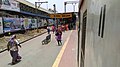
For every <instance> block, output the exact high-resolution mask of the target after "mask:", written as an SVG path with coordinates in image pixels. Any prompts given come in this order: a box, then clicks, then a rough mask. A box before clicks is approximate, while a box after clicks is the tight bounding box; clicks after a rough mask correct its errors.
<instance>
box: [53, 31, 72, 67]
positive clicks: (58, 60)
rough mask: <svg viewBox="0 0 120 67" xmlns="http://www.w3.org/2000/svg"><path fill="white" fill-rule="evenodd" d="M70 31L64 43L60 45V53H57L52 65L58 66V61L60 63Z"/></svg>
mask: <svg viewBox="0 0 120 67" xmlns="http://www.w3.org/2000/svg"><path fill="white" fill-rule="evenodd" d="M71 33H72V31H71V32H70V34H69V36H68V38H67V40H66V41H65V43H64V45H63V47H62V49H61V51H60V53H59V54H58V56H57V58H56V60H55V62H54V64H53V65H52V67H58V65H59V63H60V60H61V58H62V55H63V53H64V51H65V49H66V46H67V43H68V41H69V39H70V35H71Z"/></svg>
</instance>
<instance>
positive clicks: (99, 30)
mask: <svg viewBox="0 0 120 67" xmlns="http://www.w3.org/2000/svg"><path fill="white" fill-rule="evenodd" d="M101 20H102V7H101V12H100V19H99V29H98V36H100V32H101Z"/></svg>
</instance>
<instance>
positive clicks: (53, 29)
mask: <svg viewBox="0 0 120 67" xmlns="http://www.w3.org/2000/svg"><path fill="white" fill-rule="evenodd" d="M52 31H53V34H54V32H55V26H54V25H53V26H52Z"/></svg>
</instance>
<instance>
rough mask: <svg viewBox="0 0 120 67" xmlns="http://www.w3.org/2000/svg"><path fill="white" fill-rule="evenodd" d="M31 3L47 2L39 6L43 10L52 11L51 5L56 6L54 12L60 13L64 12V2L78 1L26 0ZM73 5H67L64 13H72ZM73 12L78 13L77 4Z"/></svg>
mask: <svg viewBox="0 0 120 67" xmlns="http://www.w3.org/2000/svg"><path fill="white" fill-rule="evenodd" d="M27 1H29V2H31V3H33V4H34V3H35V2H44V1H48V3H43V4H41V7H42V8H45V9H49V8H51V9H53V4H56V10H57V11H58V12H59V13H62V12H64V2H66V1H79V0H27ZM73 11H74V10H73V5H72V4H67V6H66V12H73ZM75 12H78V4H76V6H75Z"/></svg>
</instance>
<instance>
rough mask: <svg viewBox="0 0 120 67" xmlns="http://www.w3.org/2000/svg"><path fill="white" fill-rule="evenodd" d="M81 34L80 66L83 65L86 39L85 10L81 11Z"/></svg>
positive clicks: (82, 66)
mask: <svg viewBox="0 0 120 67" xmlns="http://www.w3.org/2000/svg"><path fill="white" fill-rule="evenodd" d="M82 21H83V22H82V36H81V60H80V67H84V59H85V40H86V22H87V10H86V11H85V12H84V13H83V19H82Z"/></svg>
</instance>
